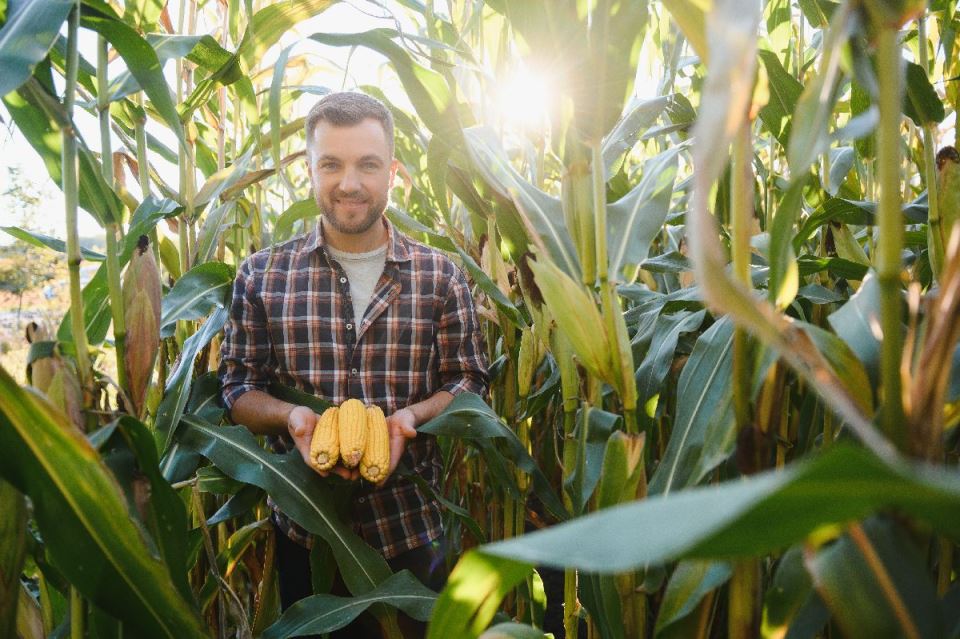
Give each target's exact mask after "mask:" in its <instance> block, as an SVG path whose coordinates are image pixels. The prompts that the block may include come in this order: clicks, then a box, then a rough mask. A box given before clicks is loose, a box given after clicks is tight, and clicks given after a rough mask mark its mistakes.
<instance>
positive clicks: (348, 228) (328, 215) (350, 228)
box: [317, 197, 387, 235]
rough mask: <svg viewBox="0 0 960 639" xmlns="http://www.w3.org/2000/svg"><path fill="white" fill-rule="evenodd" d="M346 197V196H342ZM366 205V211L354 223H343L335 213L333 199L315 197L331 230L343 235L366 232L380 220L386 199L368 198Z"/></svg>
mask: <svg viewBox="0 0 960 639" xmlns="http://www.w3.org/2000/svg"><path fill="white" fill-rule="evenodd" d="M342 199H348V198H342ZM369 202H370V204H369V206H368V207H367V213H366V215H364V216H363V217H362V218H360V219H359V220H357V221H356V222H354V223H345V222H344V221H343V220H341V219H340V218H339V217H337V214H336V210H335V209H336V204H335V203H333V201H330V202H323V201H321V200H320V198H319V197H318V198H317V204H318V205H319V207H320V212H321V213H323V218H324V221H325V222H326V223H327V224H329V225H330V226H331V227H332V228H333V230H335V231H337V232H338V233H342V234H344V235H360V234H363V233H366V232H367V231H369V230H370V229H371V228H373V225H374V224H376V223H377V222H379V221H380V219H381V218H382V217H383V212H384V211H386V210H387V199H386V198H382V199H380V200H370V201H369Z"/></svg>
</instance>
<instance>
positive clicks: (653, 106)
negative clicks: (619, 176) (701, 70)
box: [600, 95, 670, 177]
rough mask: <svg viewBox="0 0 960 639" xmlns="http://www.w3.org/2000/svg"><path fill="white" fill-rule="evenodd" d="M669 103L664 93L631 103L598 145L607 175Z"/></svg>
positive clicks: (668, 97)
mask: <svg viewBox="0 0 960 639" xmlns="http://www.w3.org/2000/svg"><path fill="white" fill-rule="evenodd" d="M669 104H670V96H666V95H661V96H657V97H655V98H650V99H647V100H635V101H634V102H633V103H631V105H630V106H629V107H628V108H627V112H626V114H625V115H624V116H623V117H622V118H620V120H619V121H618V122H617V123H616V124H615V125H614V127H613V129H611V131H610V133H608V134H607V135H606V136H605V137H604V138H603V143H602V144H601V145H600V153H601V155H602V156H603V169H604V172H605V174H606V175H607V177H609V176H610V175H611V174H612V173H613V166H614V164H616V162H617V160H619V159H620V158H622V157H623V154H624V153H627V152H628V151H630V149H632V148H633V146H634V144H636V142H637V139H638V138H639V137H640V135H641V133H643V132H644V131H645V130H647V129H649V128H650V127H651V126H653V124H654V123H655V122H656V121H657V118H659V117H660V114H661V113H663V112H664V110H665V109H666V108H667V105H669Z"/></svg>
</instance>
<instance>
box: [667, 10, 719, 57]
mask: <svg viewBox="0 0 960 639" xmlns="http://www.w3.org/2000/svg"><path fill="white" fill-rule="evenodd" d="M704 4H706V3H701V2H697V1H696V0H663V6H664V7H666V9H667V11H669V12H670V15H671V17H673V20H674V22H676V23H677V26H678V27H680V31H682V32H683V35H684V37H686V39H687V40H688V41H689V42H690V46H691V47H693V50H694V51H695V52H696V54H697V55H698V56H700V62H702V63H703V64H707V63H708V62H709V61H710V45H709V43H708V41H707V15H706V11H704V8H703V6H704Z"/></svg>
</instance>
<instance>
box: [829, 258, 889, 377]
mask: <svg viewBox="0 0 960 639" xmlns="http://www.w3.org/2000/svg"><path fill="white" fill-rule="evenodd" d="M827 321H828V322H830V327H831V328H833V330H834V332H835V333H836V334H837V335H838V336H839V337H840V339H842V340H843V341H844V342H846V343H847V345H848V346H849V347H850V349H851V350H852V351H853V352H854V353H855V354H856V356H857V357H858V358H859V359H860V361H861V362H862V363H863V366H864V368H865V369H866V371H867V374H868V375H869V379H870V383H871V385H872V386H873V387H874V388H876V387H877V386H878V385H879V383H880V342H881V341H882V339H883V333H882V332H881V330H880V285H879V283H878V280H877V277H876V275H875V274H873V273H870V274H868V275H867V277H866V278H865V279H864V280H863V283H862V284H861V285H860V290H858V291H857V293H856V294H855V295H854V296H853V297H851V298H850V299H849V300H847V302H846V304H844V305H843V306H841V307H840V308H839V309H837V310H836V311H834V312H833V313H831V314H830V315H829V316H828V317H827ZM871 395H872V393H871Z"/></svg>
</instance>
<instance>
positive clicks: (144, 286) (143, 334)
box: [123, 236, 161, 416]
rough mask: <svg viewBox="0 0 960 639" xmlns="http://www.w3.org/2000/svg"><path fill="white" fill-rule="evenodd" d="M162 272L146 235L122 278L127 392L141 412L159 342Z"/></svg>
mask: <svg viewBox="0 0 960 639" xmlns="http://www.w3.org/2000/svg"><path fill="white" fill-rule="evenodd" d="M160 294H161V290H160V271H159V270H158V269H157V263H156V261H155V260H154V259H153V252H152V251H150V250H149V244H148V240H147V238H146V236H140V242H139V243H138V245H137V248H136V249H135V250H134V252H133V256H132V257H131V258H130V264H129V265H128V266H127V270H126V273H124V277H123V315H124V320H125V322H126V325H127V326H126V328H127V335H126V357H125V364H126V367H127V392H128V394H129V397H130V401H131V402H133V406H132V409H133V410H132V411H131V412H133V413H134V414H136V415H138V416H139V415H142V413H143V408H144V404H145V399H146V395H147V388H148V387H149V386H150V380H151V378H152V377H153V365H154V363H155V362H156V357H157V352H158V351H159V344H160Z"/></svg>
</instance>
